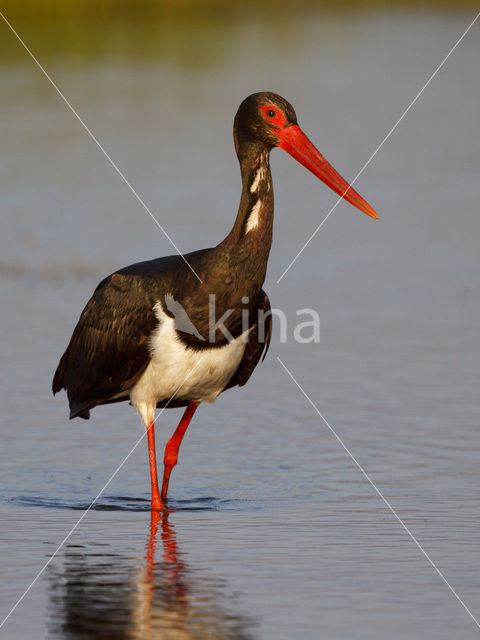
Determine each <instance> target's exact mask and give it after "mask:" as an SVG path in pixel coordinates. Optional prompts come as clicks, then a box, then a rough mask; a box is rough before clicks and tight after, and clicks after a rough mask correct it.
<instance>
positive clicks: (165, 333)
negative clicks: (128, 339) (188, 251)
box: [130, 303, 249, 427]
mask: <svg viewBox="0 0 480 640" xmlns="http://www.w3.org/2000/svg"><path fill="white" fill-rule="evenodd" d="M154 309H155V313H156V315H157V318H158V319H159V326H158V328H157V329H156V330H155V331H154V333H153V334H152V337H151V339H150V351H151V358H152V359H151V360H150V363H149V365H148V367H147V368H146V369H145V371H144V372H143V374H142V376H141V378H140V379H139V380H138V382H137V383H136V385H135V386H134V387H133V388H132V389H131V391H130V401H131V403H132V404H133V406H134V407H136V408H137V410H138V412H139V413H140V415H141V416H142V419H143V422H144V423H145V425H146V426H147V427H148V425H149V424H150V423H151V422H152V420H153V419H154V417H155V407H156V405H157V402H160V401H161V400H168V399H170V398H172V400H173V399H175V400H186V401H190V400H194V401H195V402H197V403H200V402H213V401H214V400H215V399H216V397H217V396H218V394H219V393H221V391H223V389H224V388H225V387H226V385H227V383H228V382H229V380H230V379H231V377H232V376H233V374H234V373H235V371H236V370H237V369H238V366H239V364H240V362H241V360H242V357H243V353H244V351H245V344H246V341H247V336H248V333H249V330H247V331H246V332H245V333H243V334H242V335H241V336H239V337H238V338H237V339H236V340H232V341H231V342H228V343H227V344H226V345H225V346H223V347H218V348H212V349H208V348H205V349H201V350H200V351H195V350H193V349H186V348H185V345H184V344H183V343H182V342H181V341H180V340H179V339H178V336H177V333H176V331H175V322H174V319H173V318H170V317H169V316H168V315H167V314H166V313H165V312H164V311H163V309H162V307H161V306H160V304H159V303H157V304H156V305H155V307H154Z"/></svg>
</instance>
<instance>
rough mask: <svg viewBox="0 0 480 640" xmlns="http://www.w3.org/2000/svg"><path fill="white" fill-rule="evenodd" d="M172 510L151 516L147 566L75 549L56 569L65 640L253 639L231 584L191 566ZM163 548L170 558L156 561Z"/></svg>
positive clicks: (56, 628)
mask: <svg viewBox="0 0 480 640" xmlns="http://www.w3.org/2000/svg"><path fill="white" fill-rule="evenodd" d="M168 518H169V513H168V511H164V512H163V513H162V512H156V511H152V512H151V521H150V532H149V536H148V539H147V543H146V553H145V557H144V562H143V563H142V565H141V566H140V567H138V565H136V564H135V560H133V561H132V558H128V557H126V556H121V555H119V554H112V553H111V552H109V551H99V552H86V550H85V549H84V548H81V547H78V546H74V545H71V546H69V547H68V548H67V550H66V553H65V557H64V566H63V569H60V570H59V569H55V568H52V569H51V571H50V574H49V581H50V585H51V587H50V625H49V626H50V631H51V633H52V636H53V637H61V638H65V639H77V638H91V639H92V640H95V639H99V638H105V639H107V638H108V639H109V640H110V639H111V640H117V639H118V640H120V639H123V638H125V639H132V640H136V639H139V640H140V639H142V640H150V639H151V640H156V639H162V640H164V639H165V640H170V639H171V640H190V639H192V640H204V639H205V640H206V639H208V640H217V639H218V640H220V639H222V640H253V638H255V637H257V636H256V634H254V630H255V628H256V626H257V623H256V621H255V620H254V619H253V618H250V617H248V616H243V615H239V614H237V613H236V612H235V611H234V610H233V606H234V602H233V600H232V599H229V597H228V594H226V585H225V582H224V581H221V580H217V579H212V578H208V577H205V576H202V575H200V572H199V571H196V570H194V569H191V568H189V567H188V565H187V564H186V563H185V562H184V560H183V557H182V553H181V552H180V551H179V549H178V545H177V539H176V534H175V530H174V527H173V525H172V524H171V523H170V522H169V520H168ZM160 545H161V548H162V557H161V560H160V561H155V555H156V552H157V553H159V552H160V549H157V547H158V546H160Z"/></svg>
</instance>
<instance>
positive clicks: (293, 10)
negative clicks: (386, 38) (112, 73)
mask: <svg viewBox="0 0 480 640" xmlns="http://www.w3.org/2000/svg"><path fill="white" fill-rule="evenodd" d="M477 6H478V3H476V2H475V0H356V1H354V0H337V1H336V2H333V1H331V0H330V1H329V0H297V1H293V0H177V1H175V0H157V1H142V2H135V1H133V0H128V1H125V0H123V1H122V0H99V1H96V0H24V1H22V2H18V1H16V0H5V1H4V2H2V7H1V11H2V13H3V14H4V16H5V17H6V18H7V19H8V20H9V21H11V23H12V24H13V26H14V27H15V28H16V29H18V30H19V31H20V32H21V34H22V37H23V38H24V39H25V40H26V42H27V43H28V44H29V46H31V47H32V48H34V49H35V51H37V52H38V53H39V54H41V55H42V56H46V55H55V56H59V55H61V56H66V57H68V58H70V59H75V58H79V59H82V60H85V59H95V58H97V57H98V56H102V57H103V56H111V57H113V58H115V59H118V58H122V57H123V58H126V59H128V58H130V57H132V56H134V57H142V56H144V57H147V58H148V57H152V58H159V57H165V58H166V59H168V60H169V61H171V62H173V63H177V64H180V65H187V66H197V65H208V64H212V63H215V61H216V60H219V59H220V58H221V57H222V55H223V54H224V53H225V52H226V51H228V49H229V46H230V45H231V42H232V37H233V36H234V34H235V29H236V26H237V25H238V24H241V23H248V22H255V23H257V24H258V23H259V22H260V23H262V25H263V27H264V28H265V29H266V30H267V31H269V32H274V33H275V34H276V37H278V38H282V39H286V45H287V46H288V39H289V38H291V39H293V40H295V33H296V31H297V32H298V31H299V30H296V26H295V25H296V24H297V22H298V21H299V20H304V19H305V18H306V17H307V18H308V16H309V14H310V15H311V17H312V18H316V17H318V15H322V14H327V13H328V14H330V15H331V14H342V13H343V14H355V13H362V12H366V11H372V10H374V11H376V12H378V11H385V12H389V13H391V12H392V11H393V12H399V13H401V12H402V11H405V10H408V11H412V10H413V11H418V12H419V13H421V12H424V11H428V12H431V11H432V10H434V11H436V10H437V11H441V12H446V11H447V12H458V11H461V10H465V9H469V8H470V9H473V8H475V7H477ZM298 37H301V36H300V35H299V36H298ZM24 55H25V54H24V52H23V51H22V50H21V48H19V47H16V46H12V42H11V39H10V37H9V35H8V34H7V33H5V32H3V33H2V37H1V38H0V59H1V60H2V61H3V62H5V61H6V60H8V61H11V60H12V59H19V60H20V59H24Z"/></svg>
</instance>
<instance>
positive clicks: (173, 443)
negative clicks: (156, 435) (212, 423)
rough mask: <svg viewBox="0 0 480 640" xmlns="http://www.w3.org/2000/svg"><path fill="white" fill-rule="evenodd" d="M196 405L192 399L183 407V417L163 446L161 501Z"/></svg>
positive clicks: (165, 496) (165, 495) (165, 492)
mask: <svg viewBox="0 0 480 640" xmlns="http://www.w3.org/2000/svg"><path fill="white" fill-rule="evenodd" d="M197 406H198V405H197V403H196V402H193V401H192V402H190V403H189V404H188V407H187V408H186V409H185V413H184V414H183V417H182V419H181V420H180V424H179V425H178V427H177V428H176V430H175V433H174V434H173V436H172V437H171V438H170V440H169V441H168V442H167V446H166V447H165V455H164V458H163V463H164V465H165V468H164V471H163V483H162V500H163V501H165V500H166V499H167V491H168V481H169V480H170V474H171V473H172V469H173V467H174V466H175V465H176V464H177V460H178V450H179V449H180V445H181V443H182V438H183V436H184V435H185V431H186V430H187V427H188V425H189V424H190V420H191V419H192V416H193V414H194V413H195V409H196V408H197Z"/></svg>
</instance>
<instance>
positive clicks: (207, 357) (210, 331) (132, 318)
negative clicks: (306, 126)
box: [52, 92, 378, 510]
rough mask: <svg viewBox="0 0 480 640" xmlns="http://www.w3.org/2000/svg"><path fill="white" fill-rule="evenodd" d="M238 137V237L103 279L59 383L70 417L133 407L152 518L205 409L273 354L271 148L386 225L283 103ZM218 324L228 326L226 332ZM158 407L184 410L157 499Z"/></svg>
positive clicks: (248, 110)
mask: <svg viewBox="0 0 480 640" xmlns="http://www.w3.org/2000/svg"><path fill="white" fill-rule="evenodd" d="M233 135H234V141H235V150H236V152H237V156H238V160H239V162H240V169H241V176H242V195H241V198H240V205H239V208H238V213H237V217H236V219H235V223H234V225H233V227H232V230H231V231H230V233H229V234H228V235H227V237H226V238H225V239H224V240H222V242H220V244H218V245H217V246H216V247H213V248H210V249H202V250H200V251H194V252H193V253H188V254H185V255H184V256H181V255H173V256H167V257H164V258H156V259H154V260H148V261H146V262H139V263H137V264H133V265H131V266H128V267H125V268H123V269H120V270H119V271H116V272H115V273H113V274H112V275H110V276H108V277H107V278H105V279H104V280H102V282H100V284H99V285H98V287H97V288H96V289H95V292H94V293H93V296H92V297H91V298H90V300H89V301H88V303H87V305H86V307H85V309H84V310H83V312H82V314H81V316H80V320H79V321H78V324H77V326H76V327H75V330H74V332H73V335H72V337H71V340H70V343H69V345H68V347H67V349H66V351H65V353H64V354H63V356H62V358H61V360H60V363H59V365H58V368H57V370H56V372H55V376H54V378H53V384H52V390H53V393H54V394H55V393H57V392H58V391H60V390H61V389H62V388H63V389H66V391H67V395H68V400H69V404H70V418H76V417H81V418H89V417H90V410H91V409H92V408H94V407H96V406H98V405H101V404H107V403H111V402H118V401H121V400H129V401H130V403H131V404H132V405H133V406H134V407H136V408H137V410H138V412H139V413H140V415H141V417H142V419H143V422H144V423H145V427H146V429H147V433H148V451H149V461H150V477H151V485H152V502H151V506H152V509H156V510H160V509H162V508H163V506H164V504H165V501H166V498H167V490H168V483H169V479H170V474H171V471H172V469H173V467H174V466H175V465H176V463H177V457H178V451H179V447H180V444H181V441H182V438H183V436H184V434H185V431H186V429H187V427H188V425H189V422H190V420H191V418H192V416H193V414H194V412H195V410H196V408H197V407H198V405H199V404H200V403H201V402H213V401H214V400H215V399H216V397H217V396H218V395H219V394H220V393H221V392H222V391H225V390H226V389H229V388H231V387H234V386H237V385H238V386H243V385H244V384H245V383H246V382H247V381H248V379H249V378H250V376H251V374H252V372H253V370H254V368H255V367H256V365H257V363H258V362H259V360H260V357H261V356H262V354H263V355H264V357H265V354H266V351H267V349H268V345H269V342H270V335H271V315H269V310H270V303H269V300H268V297H267V294H266V293H265V292H264V291H263V290H262V285H263V282H264V280H265V275H266V270H267V261H268V255H269V253H270V246H271V241H272V225H273V186H272V176H271V173H270V165H269V158H270V151H271V150H272V149H273V148H274V147H280V148H281V149H284V150H285V151H287V152H288V153H289V154H290V155H291V156H293V158H295V159H296V160H297V161H298V162H300V163H301V164H302V165H303V166H304V167H306V168H307V169H309V170H310V171H311V172H312V173H313V174H314V175H315V176H317V177H318V178H320V180H322V181H323V182H325V183H326V184H327V185H328V186H329V187H330V188H331V189H333V190H334V191H335V192H336V193H337V194H339V195H340V196H343V197H344V198H345V200H347V201H348V202H350V203H351V204H352V205H354V206H355V207H357V208H358V209H360V210H361V211H363V212H364V213H366V214H367V215H369V216H371V217H372V218H378V216H377V214H376V213H375V211H374V210H373V209H372V207H371V206H370V205H369V204H368V203H367V202H366V201H365V200H364V199H363V198H362V197H361V196H360V195H359V194H358V193H357V192H356V191H354V189H352V188H351V187H350V186H349V185H348V183H347V182H346V181H345V180H344V179H343V178H342V177H341V176H340V174H339V173H337V171H335V169H334V168H333V167H332V166H331V165H330V164H329V163H328V162H327V161H326V160H325V158H324V157H323V156H322V155H321V154H320V153H319V151H318V150H317V149H316V148H315V147H314V146H313V144H312V143H311V142H310V141H309V139H308V138H307V136H306V135H305V134H304V133H303V131H302V130H301V129H300V127H299V126H298V124H297V117H296V115H295V111H294V109H293V107H292V106H291V104H290V103H289V102H287V101H286V100H285V99H284V98H282V97H281V96H279V95H277V94H275V93H270V92H261V93H254V94H252V95H250V96H249V97H248V98H246V99H245V100H244V101H243V102H242V104H241V105H240V107H239V109H238V111H237V114H236V116H235V121H234V127H233ZM212 300H213V301H214V305H215V314H214V318H213V326H212V312H211V309H212ZM179 311H180V312H181V313H179ZM216 318H222V319H223V321H222V323H219V326H217V323H216V322H215V320H216ZM260 319H263V320H265V323H264V326H261V324H263V323H261V322H260ZM156 407H159V408H160V407H186V410H185V413H184V415H183V417H182V419H181V420H180V423H179V425H178V427H177V429H176V431H175V433H174V434H173V436H172V438H171V439H170V440H169V441H168V443H167V445H166V448H165V456H164V474H163V484H162V490H161V493H160V492H159V488H158V480H157V465H156V457H155V434H154V416H155V409H156Z"/></svg>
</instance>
